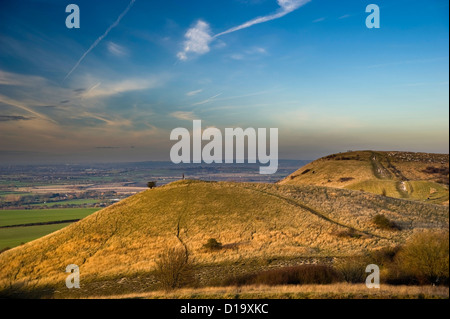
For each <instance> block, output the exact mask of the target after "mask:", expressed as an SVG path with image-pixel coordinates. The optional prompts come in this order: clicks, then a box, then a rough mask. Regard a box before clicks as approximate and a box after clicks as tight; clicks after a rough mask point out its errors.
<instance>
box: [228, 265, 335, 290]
mask: <svg viewBox="0 0 450 319" xmlns="http://www.w3.org/2000/svg"><path fill="white" fill-rule="evenodd" d="M339 281H341V277H340V275H339V273H338V272H337V271H336V270H335V269H334V268H333V267H331V266H327V265H301V266H294V267H284V268H279V269H273V270H267V271H263V272H259V273H255V274H246V275H242V276H238V277H231V278H228V279H227V280H225V282H224V284H225V285H236V286H243V285H269V286H276V285H307V284H318V285H326V284H331V283H334V282H339Z"/></svg>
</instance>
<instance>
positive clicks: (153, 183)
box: [147, 182, 156, 189]
mask: <svg viewBox="0 0 450 319" xmlns="http://www.w3.org/2000/svg"><path fill="white" fill-rule="evenodd" d="M147 187H148V188H150V189H152V188H154V187H156V182H148V183H147Z"/></svg>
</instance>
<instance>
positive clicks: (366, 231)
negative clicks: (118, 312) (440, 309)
mask: <svg viewBox="0 0 450 319" xmlns="http://www.w3.org/2000/svg"><path fill="white" fill-rule="evenodd" d="M380 213H382V214H383V215H385V216H386V217H387V218H389V219H390V220H392V221H394V222H395V223H396V224H397V225H399V226H400V227H401V229H402V230H401V231H393V230H385V229H380V228H378V227H377V226H376V225H374V224H373V222H372V219H373V217H374V216H375V215H377V214H380ZM448 223H449V215H448V207H444V206H440V205H433V204H425V203H420V202H414V201H409V200H403V199H395V198H389V197H385V196H379V195H375V194H370V193H363V192H360V191H353V190H348V189H338V188H328V187H319V186H295V185H277V184H253V183H229V182H200V181H187V180H186V181H179V182H174V183H171V184H168V185H166V186H163V187H159V188H155V189H152V190H146V191H144V192H141V193H139V194H137V195H134V196H132V197H129V198H127V199H125V200H123V201H121V202H119V203H117V204H114V205H112V206H110V207H107V208H105V209H103V210H101V211H98V212H96V213H94V214H93V215H90V216H88V217H86V218H84V219H83V220H81V221H79V222H77V223H74V224H72V225H70V226H68V227H66V228H64V229H62V230H60V231H57V232H55V233H52V234H50V235H48V236H45V237H43V238H40V239H38V240H35V241H32V242H30V243H27V244H25V245H23V246H20V247H17V248H14V249H11V250H9V251H6V252H4V253H2V254H1V255H0V269H2V271H1V273H0V294H1V291H2V290H5V289H13V290H14V289H16V290H17V291H23V290H33V291H40V289H42V291H47V292H46V293H49V291H50V295H52V296H58V294H61V293H62V294H64V293H65V294H68V293H73V294H80V295H88V294H93V293H97V294H99V293H103V292H104V290H105V289H112V290H111V291H114V293H117V292H118V291H121V292H127V291H128V292H134V291H137V290H139V289H142V291H148V289H151V287H153V286H152V285H154V280H153V279H152V272H153V271H154V269H155V261H156V260H157V258H158V256H159V255H160V253H161V252H162V251H163V250H164V249H165V248H166V247H176V246H180V245H186V246H187V247H188V249H189V251H190V254H191V256H192V258H193V259H194V260H195V262H196V265H197V266H198V267H199V272H200V273H201V275H200V277H201V278H200V279H201V280H202V281H203V283H208V282H209V281H211V280H214V279H217V277H220V276H221V275H220V274H222V276H225V275H229V274H230V273H234V274H235V273H239V272H245V271H248V269H251V268H252V267H253V268H255V267H257V268H258V269H263V268H264V267H265V268H268V267H269V268H270V267H280V266H284V265H292V264H298V263H302V262H304V261H305V260H306V259H307V260H317V259H320V258H325V259H326V258H333V257H336V256H351V255H357V254H361V253H363V252H365V251H367V250H373V249H378V248H382V247H388V246H395V245H398V244H401V243H404V242H405V241H406V240H407V239H408V238H409V237H410V236H411V235H413V234H414V233H415V232H417V231H420V230H423V229H442V228H445V227H448ZM210 238H215V239H217V240H218V241H220V242H221V243H223V249H222V250H220V251H219V252H212V251H209V250H207V249H205V248H204V244H205V243H206V242H207V241H208V239H210ZM69 264H76V265H78V266H80V272H81V276H82V286H83V289H78V290H77V291H74V290H72V291H70V292H69V291H68V289H67V288H65V284H64V283H65V278H66V276H67V274H66V273H65V268H66V266H67V265H69ZM42 294H44V292H42Z"/></svg>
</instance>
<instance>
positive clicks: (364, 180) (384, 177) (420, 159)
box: [279, 151, 449, 205]
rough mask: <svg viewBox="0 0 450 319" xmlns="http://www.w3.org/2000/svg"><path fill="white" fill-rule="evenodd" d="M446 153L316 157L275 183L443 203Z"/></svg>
mask: <svg viewBox="0 0 450 319" xmlns="http://www.w3.org/2000/svg"><path fill="white" fill-rule="evenodd" d="M448 183H449V156H448V155H445V154H428V153H408V152H375V151H356V152H348V153H342V154H334V155H329V156H326V157H323V158H320V159H318V160H316V161H314V162H311V163H309V164H308V165H306V166H304V167H302V168H300V169H299V170H298V171H296V172H294V173H293V174H291V175H289V176H288V177H287V178H285V179H284V180H282V181H281V182H279V184H281V185H316V186H329V187H338V188H347V189H353V190H362V191H366V192H371V193H375V194H380V195H381V194H385V195H387V196H390V197H395V198H407V199H411V200H418V201H425V202H428V203H434V204H446V205H448V200H449V190H448Z"/></svg>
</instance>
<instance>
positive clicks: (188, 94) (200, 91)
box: [186, 89, 203, 96]
mask: <svg viewBox="0 0 450 319" xmlns="http://www.w3.org/2000/svg"><path fill="white" fill-rule="evenodd" d="M202 92H203V89H200V90H195V91H190V92H187V93H186V95H187V96H194V95H197V94H199V93H202Z"/></svg>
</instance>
